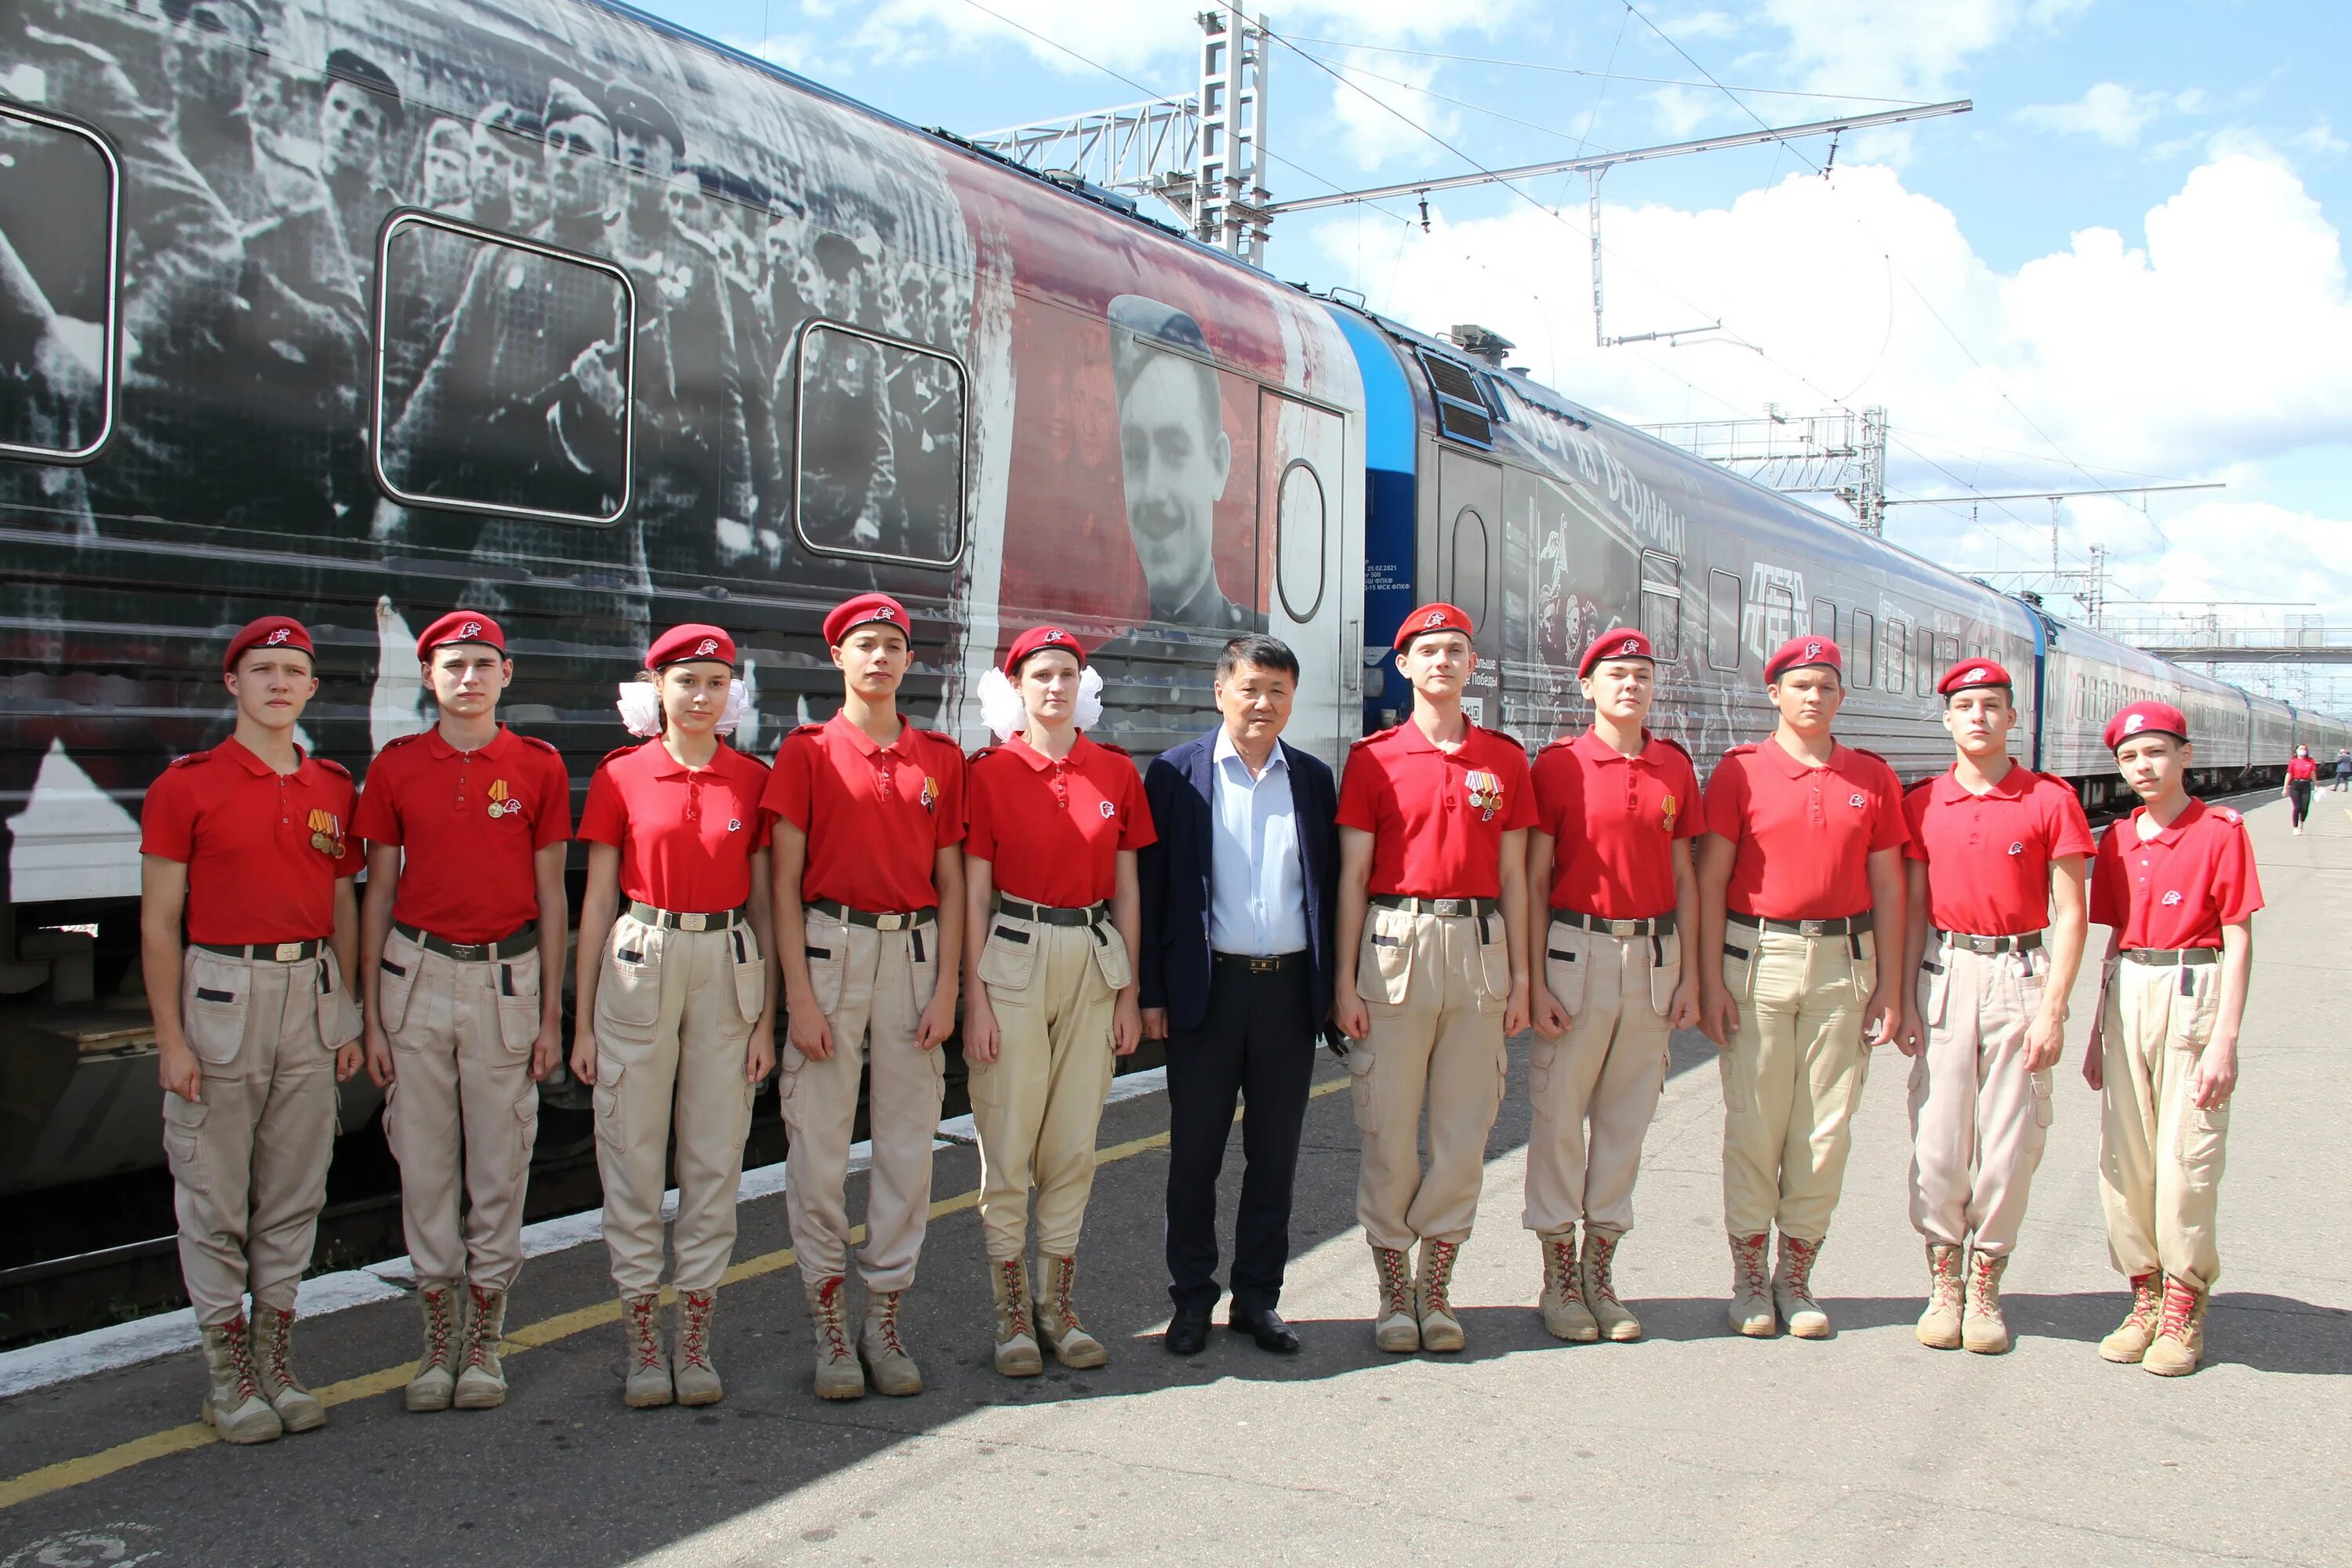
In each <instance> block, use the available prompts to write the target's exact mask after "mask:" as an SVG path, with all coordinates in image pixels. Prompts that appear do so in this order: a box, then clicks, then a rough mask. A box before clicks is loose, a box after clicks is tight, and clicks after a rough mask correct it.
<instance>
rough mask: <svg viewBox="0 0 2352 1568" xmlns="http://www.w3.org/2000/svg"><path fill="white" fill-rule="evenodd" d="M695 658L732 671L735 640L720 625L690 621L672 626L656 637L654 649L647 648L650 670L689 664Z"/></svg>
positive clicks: (647, 665) (647, 660)
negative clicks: (669, 665)
mask: <svg viewBox="0 0 2352 1568" xmlns="http://www.w3.org/2000/svg"><path fill="white" fill-rule="evenodd" d="M696 659H712V660H715V661H717V662H718V663H720V664H723V665H725V666H727V667H728V668H730V669H731V668H734V666H735V639H734V638H733V637H729V636H728V635H727V634H726V633H725V632H723V631H721V630H719V628H718V627H717V626H704V625H703V624H702V623H701V622H699V621H688V623H687V624H686V625H684V626H672V627H670V629H669V630H667V631H666V632H664V633H662V635H661V636H659V637H656V638H654V646H653V647H649V648H647V649H646V668H647V669H659V668H661V667H662V666H664V665H666V664H686V663H688V662H691V661H693V660H696Z"/></svg>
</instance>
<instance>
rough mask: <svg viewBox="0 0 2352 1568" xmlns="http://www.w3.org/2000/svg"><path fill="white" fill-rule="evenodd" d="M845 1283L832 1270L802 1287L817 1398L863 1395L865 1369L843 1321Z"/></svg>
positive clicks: (845, 1397) (841, 1397)
mask: <svg viewBox="0 0 2352 1568" xmlns="http://www.w3.org/2000/svg"><path fill="white" fill-rule="evenodd" d="M846 1284H847V1281H846V1280H845V1279H843V1278H842V1277H841V1276H840V1275H838V1274H835V1275H832V1276H830V1277H828V1278H826V1279H820V1280H818V1281H817V1282H816V1283H815V1284H814V1285H811V1286H807V1287H805V1288H804V1289H803V1291H802V1294H803V1296H805V1297H807V1298H808V1314H809V1328H810V1329H811V1330H812V1331H814V1338H815V1341H816V1396H817V1397H818V1398H819V1399H863V1398H865V1397H866V1370H865V1369H864V1368H863V1367H861V1366H859V1365H858V1364H857V1356H856V1352H853V1351H852V1350H851V1349H850V1348H849V1326H848V1324H847V1323H846V1322H845V1321H844V1319H845V1313H844V1309H845V1307H847V1306H848V1303H847V1302H845V1301H844V1300H842V1299H841V1298H842V1291H843V1289H844V1287H845V1285H846Z"/></svg>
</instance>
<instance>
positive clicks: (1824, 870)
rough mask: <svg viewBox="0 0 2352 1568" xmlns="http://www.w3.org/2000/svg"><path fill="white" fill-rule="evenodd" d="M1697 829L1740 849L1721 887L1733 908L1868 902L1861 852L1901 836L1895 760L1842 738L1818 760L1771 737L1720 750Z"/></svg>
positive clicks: (1852, 907) (1776, 915)
mask: <svg viewBox="0 0 2352 1568" xmlns="http://www.w3.org/2000/svg"><path fill="white" fill-rule="evenodd" d="M1706 830H1707V831H1708V832H1709V833H1712V834H1715V835H1717V837H1722V838H1728V839H1729V840H1731V842H1732V844H1733V845H1734V846H1736V847H1738V851H1739V853H1738V858H1737V859H1735V860H1734V861H1733V862H1732V866H1731V885H1730V887H1729V889H1727V900H1728V902H1729V904H1730V906H1731V909H1732V910H1733V912H1734V913H1737V914H1743V915H1754V916H1759V917H1761V918H1763V919H1766V920H1778V921H1827V920H1839V919H1843V918H1844V917H1845V916H1848V915H1858V914H1860V913H1862V912H1863V911H1864V910H1867V909H1869V908H1870V857H1871V856H1872V855H1873V854H1874V853H1875V852H1876V851H1878V850H1881V849H1897V848H1900V847H1902V846H1903V843H1904V840H1905V838H1906V837H1907V834H1906V829H1905V827H1904V823H1903V792H1902V790H1901V788H1900V787H1899V786H1898V785H1897V784H1895V770H1894V769H1892V768H1890V767H1888V766H1887V765H1886V764H1885V763H1883V762H1881V761H1879V760H1878V759H1877V758H1876V757H1874V756H1872V755H1871V754H1870V753H1869V752H1857V751H1855V750H1853V748H1852V747H1851V746H1838V747H1836V748H1835V749H1834V750H1833V751H1832V752H1831V753H1830V761H1829V765H1828V766H1826V767H1819V768H1817V767H1813V766H1811V765H1810V764H1808V763H1804V762H1801V761H1800V760H1799V759H1798V758H1796V757H1794V756H1791V755H1790V752H1789V749H1788V748H1787V747H1786V746H1783V745H1781V744H1780V742H1779V741H1777V740H1767V741H1762V742H1758V743H1757V744H1755V745H1752V746H1734V747H1732V748H1731V750H1730V751H1728V752H1725V753H1724V757H1723V761H1722V762H1720V763H1717V764H1716V769H1715V773H1714V774H1713V776H1712V777H1710V778H1709V779H1708V780H1707V781H1706Z"/></svg>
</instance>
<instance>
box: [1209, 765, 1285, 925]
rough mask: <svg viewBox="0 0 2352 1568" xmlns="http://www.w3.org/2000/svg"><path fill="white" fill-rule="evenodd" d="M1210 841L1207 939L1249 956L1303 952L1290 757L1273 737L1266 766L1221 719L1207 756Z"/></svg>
mask: <svg viewBox="0 0 2352 1568" xmlns="http://www.w3.org/2000/svg"><path fill="white" fill-rule="evenodd" d="M1210 764H1211V774H1212V777H1213V780H1214V793H1215V798H1214V800H1213V802H1212V803H1211V804H1212V805H1213V808H1214V809H1213V813H1212V815H1213V816H1214V817H1215V819H1216V820H1215V827H1214V833H1215V848H1214V852H1213V855H1212V856H1211V858H1210V862H1209V945H1210V947H1212V948H1213V949H1214V950H1215V951H1217V952H1239V953H1245V954H1247V955H1249V956H1250V957H1253V958H1265V957H1271V956H1273V955H1274V954H1276V953H1284V952H1306V951H1307V877H1306V871H1305V868H1303V867H1302V866H1301V864H1300V862H1299V856H1298V821H1297V806H1296V805H1294V804H1293V802H1292V800H1291V798H1290V763H1289V760H1288V759H1287V758H1286V757H1285V756H1284V755H1283V754H1282V747H1281V746H1280V745H1279V744H1276V747H1275V748H1274V755H1273V756H1271V757H1269V758H1267V759H1266V764H1265V771H1264V772H1262V773H1259V774H1258V775H1257V777H1255V778H1252V777H1250V771H1249V764H1248V763H1245V762H1244V761H1242V757H1241V753H1240V752H1236V751H1234V738H1233V736H1232V735H1230V734H1229V733H1227V732H1226V731H1225V730H1224V729H1223V727H1222V726H1220V727H1219V729H1218V731H1217V744H1216V750H1215V751H1214V752H1213V754H1212V756H1211V758H1210Z"/></svg>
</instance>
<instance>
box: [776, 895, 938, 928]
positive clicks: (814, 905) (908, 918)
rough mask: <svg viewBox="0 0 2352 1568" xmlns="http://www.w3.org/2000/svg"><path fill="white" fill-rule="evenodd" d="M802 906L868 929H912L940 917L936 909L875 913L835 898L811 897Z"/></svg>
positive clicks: (827, 916) (830, 917)
mask: <svg viewBox="0 0 2352 1568" xmlns="http://www.w3.org/2000/svg"><path fill="white" fill-rule="evenodd" d="M803 907H805V908H807V909H812V910H815V911H816V912H817V913H819V914H821V915H824V916H825V917H826V918H827V919H829V920H836V921H841V922H842V923H843V924H844V925H853V926H864V927H865V928H866V930H868V931H912V930H914V929H915V928H916V927H917V926H927V925H929V924H930V923H931V922H932V921H935V920H937V919H939V918H940V911H939V910H936V909H929V910H914V911H912V912H911V913H908V914H896V913H888V914H877V913H875V912H874V911H873V910H853V909H851V908H850V907H849V906H848V905H847V904H845V903H843V902H841V901H840V900H837V899H811V900H809V901H808V903H807V904H806V905H805V906H803Z"/></svg>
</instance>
